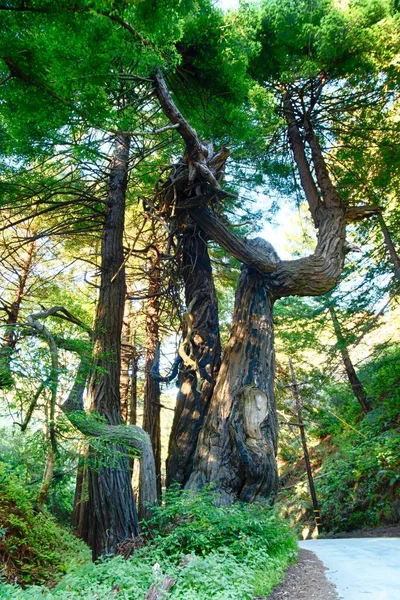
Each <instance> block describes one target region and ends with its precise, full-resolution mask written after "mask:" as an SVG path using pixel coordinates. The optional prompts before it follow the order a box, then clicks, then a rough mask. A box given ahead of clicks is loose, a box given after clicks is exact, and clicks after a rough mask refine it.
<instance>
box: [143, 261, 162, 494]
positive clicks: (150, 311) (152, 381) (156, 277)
mask: <svg viewBox="0 0 400 600" xmlns="http://www.w3.org/2000/svg"><path fill="white" fill-rule="evenodd" d="M150 260H151V264H150V268H149V271H148V278H149V299H148V302H147V308H146V342H145V344H146V351H145V385H144V406H143V429H144V430H145V431H147V433H148V434H149V435H150V439H151V444H152V447H153V453H154V460H155V463H156V475H157V496H158V498H159V499H161V423H160V412H161V405H160V396H161V390H160V382H159V381H158V379H157V378H155V377H152V371H153V369H154V366H155V361H156V356H157V349H158V347H159V344H160V338H159V321H160V300H159V294H160V291H161V272H160V258H159V254H158V252H157V251H156V250H153V254H152V256H151V259H150Z"/></svg>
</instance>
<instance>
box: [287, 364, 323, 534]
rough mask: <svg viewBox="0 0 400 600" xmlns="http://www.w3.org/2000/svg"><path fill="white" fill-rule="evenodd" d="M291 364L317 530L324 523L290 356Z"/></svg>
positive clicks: (298, 419) (293, 389) (295, 400)
mask: <svg viewBox="0 0 400 600" xmlns="http://www.w3.org/2000/svg"><path fill="white" fill-rule="evenodd" d="M289 366H290V374H291V377H292V395H293V399H294V402H295V406H296V412H297V421H298V422H297V425H298V427H299V429H300V438H301V445H302V446H303V455H304V462H305V465H306V471H307V477H308V486H309V488H310V495H311V500H312V504H313V512H314V520H315V524H316V526H317V531H318V528H319V527H321V525H322V521H321V513H320V510H319V505H318V498H317V492H316V489H315V485H314V478H313V474H312V469H311V461H310V454H309V452H308V446H307V438H306V431H305V427H304V423H303V415H302V412H301V399H300V394H299V386H298V383H297V380H296V376H295V373H294V368H293V361H292V359H291V358H289Z"/></svg>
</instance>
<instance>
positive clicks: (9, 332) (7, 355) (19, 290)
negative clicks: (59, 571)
mask: <svg viewBox="0 0 400 600" xmlns="http://www.w3.org/2000/svg"><path fill="white" fill-rule="evenodd" d="M35 251H36V241H35V240H32V241H31V242H30V243H29V245H28V250H27V253H26V259H25V260H24V261H23V263H22V265H21V266H20V272H19V273H18V284H17V287H16V290H15V293H14V298H13V300H12V302H11V304H10V307H9V308H7V321H6V330H5V334H4V337H3V340H2V342H1V345H0V389H2V388H7V387H9V386H10V385H11V384H12V377H11V356H12V353H13V352H14V350H15V346H16V343H17V336H16V331H15V326H16V325H17V323H18V319H19V313H20V310H21V303H22V300H23V299H24V296H25V293H26V283H27V280H28V277H29V274H30V272H31V269H32V263H33V260H34V257H35Z"/></svg>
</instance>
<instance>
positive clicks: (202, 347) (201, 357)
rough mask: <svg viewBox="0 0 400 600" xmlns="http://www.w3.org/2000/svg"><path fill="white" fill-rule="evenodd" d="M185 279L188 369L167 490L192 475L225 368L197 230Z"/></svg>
mask: <svg viewBox="0 0 400 600" xmlns="http://www.w3.org/2000/svg"><path fill="white" fill-rule="evenodd" d="M181 275H182V278H183V281H184V285H185V302H186V306H187V312H186V314H185V319H184V323H183V339H184V341H183V343H182V345H181V348H182V350H181V352H182V354H183V368H182V369H181V370H180V375H179V392H178V396H177V401H176V407H175V414H174V421H173V424H172V431H171V436H170V441H169V448H168V459H167V481H166V483H167V486H169V485H171V484H172V483H174V482H176V483H179V484H180V485H182V486H184V485H185V484H186V482H187V480H188V478H189V475H190V474H191V472H192V469H193V456H194V452H195V450H196V445H197V440H198V435H199V431H200V429H201V427H202V425H203V422H204V417H205V415H206V413H207V410H208V405H209V402H210V399H211V396H212V393H213V390H214V385H215V380H216V376H217V374H218V371H219V367H220V364H221V342H220V336H219V322H218V301H217V294H216V291H215V286H214V280H213V276H212V269H211V262H210V257H209V255H208V250H207V243H206V241H205V239H204V233H203V232H202V231H201V230H200V228H198V227H196V226H191V227H190V228H188V229H187V230H186V232H185V233H184V235H183V243H182V264H181ZM185 360H186V364H185ZM188 361H189V364H188ZM190 361H192V362H191V363H190ZM194 365H195V367H196V368H193V367H194Z"/></svg>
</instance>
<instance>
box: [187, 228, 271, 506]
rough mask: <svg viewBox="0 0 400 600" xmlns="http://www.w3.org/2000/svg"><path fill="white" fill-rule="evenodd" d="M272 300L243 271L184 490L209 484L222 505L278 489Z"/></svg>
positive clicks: (254, 275)
mask: <svg viewBox="0 0 400 600" xmlns="http://www.w3.org/2000/svg"><path fill="white" fill-rule="evenodd" d="M262 242H263V240H259V241H258V245H259V246H260V245H262ZM253 243H254V244H256V241H255V240H254V242H253ZM273 302H274V301H273V298H272V297H271V295H270V294H269V293H268V292H267V290H266V288H265V285H264V283H263V281H262V279H261V278H260V277H259V274H258V273H256V272H254V271H252V270H250V269H248V267H244V268H243V271H242V275H241V277H240V281H239V286H238V290H237V293H236V301H235V311H234V315H233V320H232V330H231V335H230V339H229V342H228V346H227V348H226V350H225V353H224V357H223V361H222V365H221V368H220V371H219V375H218V378H217V383H216V387H215V390H214V394H213V396H212V399H211V403H210V408H209V411H208V415H207V418H206V421H205V424H204V426H203V429H202V430H201V433H200V436H199V443H198V446H197V451H196V456H195V459H194V465H193V471H192V474H191V476H190V478H189V481H188V483H187V486H186V487H189V488H198V487H202V486H203V485H205V484H207V483H211V482H212V483H213V484H214V485H215V486H216V489H217V491H218V492H219V493H220V494H221V501H222V502H231V501H232V500H234V499H235V498H240V499H241V500H244V501H247V502H250V501H252V500H254V499H255V498H256V497H258V496H263V497H268V496H271V497H273V495H274V493H275V491H276V489H277V485H278V474H277V467H276V461H275V453H276V444H277V420H276V412H275V402H274V391H273V386H274V348H273V322H272V307H273Z"/></svg>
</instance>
